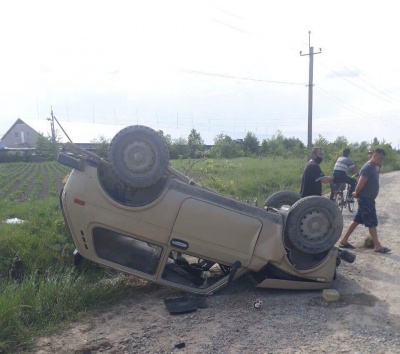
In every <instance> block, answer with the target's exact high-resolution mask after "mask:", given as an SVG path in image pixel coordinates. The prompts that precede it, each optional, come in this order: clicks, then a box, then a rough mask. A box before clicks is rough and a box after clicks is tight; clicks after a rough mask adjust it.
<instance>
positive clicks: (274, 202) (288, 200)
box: [264, 191, 301, 209]
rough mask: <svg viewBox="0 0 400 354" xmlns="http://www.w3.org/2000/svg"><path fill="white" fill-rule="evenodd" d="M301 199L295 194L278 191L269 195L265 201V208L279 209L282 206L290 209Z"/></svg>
mask: <svg viewBox="0 0 400 354" xmlns="http://www.w3.org/2000/svg"><path fill="white" fill-rule="evenodd" d="M300 199H301V196H300V195H299V194H297V193H295V192H291V191H279V192H276V193H274V194H271V195H270V196H269V197H268V198H267V199H266V200H265V204H264V205H265V206H268V207H271V208H276V209H279V208H281V207H282V206H283V205H287V206H289V207H291V206H292V205H293V204H294V203H296V202H297V201H298V200H300Z"/></svg>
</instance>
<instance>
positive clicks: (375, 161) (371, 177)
mask: <svg viewBox="0 0 400 354" xmlns="http://www.w3.org/2000/svg"><path fill="white" fill-rule="evenodd" d="M385 155H386V153H385V151H384V150H383V149H376V150H375V151H374V152H373V153H372V157H371V159H370V160H369V161H367V162H366V163H365V164H364V166H363V167H362V168H361V171H360V179H359V181H358V184H357V186H356V190H355V192H354V193H353V196H354V197H355V198H358V210H357V214H356V215H355V216H354V219H353V222H352V223H351V224H350V226H349V228H348V229H347V231H346V233H345V235H344V236H343V238H342V239H341V241H340V244H339V247H341V248H354V246H353V245H352V244H350V243H349V237H350V235H351V234H352V232H353V231H354V230H355V229H356V227H357V226H358V225H359V224H363V225H364V226H365V227H368V229H369V234H370V235H371V238H372V241H373V243H374V250H375V252H379V253H388V252H390V249H389V248H387V247H383V246H382V245H381V244H380V242H379V240H378V231H377V226H378V218H377V216H376V209H375V199H376V197H377V196H378V193H379V171H378V170H377V167H380V166H381V165H382V162H383V160H384V159H385Z"/></svg>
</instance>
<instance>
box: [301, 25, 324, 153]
mask: <svg viewBox="0 0 400 354" xmlns="http://www.w3.org/2000/svg"><path fill="white" fill-rule="evenodd" d="M310 37H311V31H308V49H309V52H308V54H302V52H301V51H300V56H306V55H308V56H309V57H310V66H309V71H308V139H307V147H308V148H309V149H311V147H312V104H313V67H314V54H320V53H321V52H322V49H321V48H319V52H316V53H314V47H311V39H310Z"/></svg>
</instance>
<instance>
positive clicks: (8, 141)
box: [1, 118, 39, 149]
mask: <svg viewBox="0 0 400 354" xmlns="http://www.w3.org/2000/svg"><path fill="white" fill-rule="evenodd" d="M38 136H39V133H38V132H37V131H36V130H35V129H33V128H32V127H31V126H29V125H28V124H26V123H25V122H24V121H23V120H22V119H20V118H18V119H17V120H16V122H15V123H14V124H13V125H12V126H11V127H10V129H8V131H7V132H6V133H5V134H4V136H3V137H2V138H1V146H2V148H13V149H15V148H17V149H27V148H28V149H29V148H30V149H34V148H35V147H36V141H37V138H38Z"/></svg>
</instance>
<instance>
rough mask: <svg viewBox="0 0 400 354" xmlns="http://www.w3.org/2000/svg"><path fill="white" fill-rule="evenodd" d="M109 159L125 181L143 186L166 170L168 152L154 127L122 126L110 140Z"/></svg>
mask: <svg viewBox="0 0 400 354" xmlns="http://www.w3.org/2000/svg"><path fill="white" fill-rule="evenodd" d="M110 163H111V168H112V170H113V171H114V173H115V175H116V176H117V177H118V178H119V179H120V180H121V181H123V182H125V183H126V184H128V185H130V186H132V187H137V188H144V187H149V186H151V185H153V184H155V183H156V182H157V181H158V180H160V179H161V178H162V177H163V176H164V174H165V172H166V171H167V168H168V164H169V152H168V147H167V145H166V143H165V142H164V139H163V138H162V137H161V136H160V135H159V134H158V133H157V132H156V131H154V130H153V129H150V128H148V127H144V126H140V125H135V126H130V127H127V128H125V129H122V130H121V131H120V132H119V133H117V134H116V135H115V136H114V138H113V139H112V141H111V145H110Z"/></svg>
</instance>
